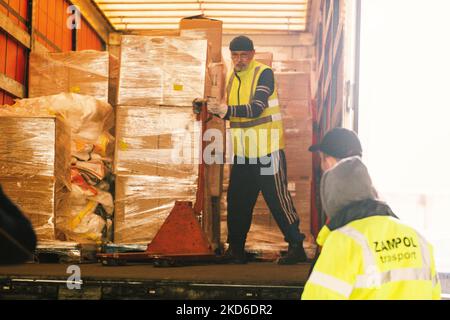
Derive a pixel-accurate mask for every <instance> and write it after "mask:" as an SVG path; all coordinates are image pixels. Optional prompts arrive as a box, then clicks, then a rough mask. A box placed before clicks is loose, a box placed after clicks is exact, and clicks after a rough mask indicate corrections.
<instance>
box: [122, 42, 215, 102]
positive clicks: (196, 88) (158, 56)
mask: <svg viewBox="0 0 450 320" xmlns="http://www.w3.org/2000/svg"><path fill="white" fill-rule="evenodd" d="M206 52H207V42H206V41H205V40H197V39H192V38H183V37H147V36H123V37H122V47H121V55H120V75H119V89H118V101H117V103H118V105H134V106H148V105H176V106H191V105H192V100H193V99H194V98H193V97H203V90H204V86H205V73H206V68H205V63H206Z"/></svg>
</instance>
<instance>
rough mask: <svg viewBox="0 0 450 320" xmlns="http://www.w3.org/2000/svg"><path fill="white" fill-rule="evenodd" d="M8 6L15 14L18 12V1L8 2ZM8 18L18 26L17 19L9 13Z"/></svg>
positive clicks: (11, 0)
mask: <svg viewBox="0 0 450 320" xmlns="http://www.w3.org/2000/svg"><path fill="white" fill-rule="evenodd" d="M9 6H10V7H11V8H12V9H13V10H14V11H16V12H19V8H20V0H9ZM8 16H9V18H10V19H11V21H13V22H14V23H15V24H19V19H17V18H16V17H15V16H14V15H13V14H12V13H11V12H8Z"/></svg>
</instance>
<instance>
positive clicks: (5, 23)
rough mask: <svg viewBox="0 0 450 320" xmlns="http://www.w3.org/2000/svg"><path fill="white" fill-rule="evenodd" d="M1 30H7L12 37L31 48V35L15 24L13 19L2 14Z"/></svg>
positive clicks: (0, 18) (0, 20) (0, 13)
mask: <svg viewBox="0 0 450 320" xmlns="http://www.w3.org/2000/svg"><path fill="white" fill-rule="evenodd" d="M0 28H1V29H3V30H5V31H6V32H7V33H8V34H9V35H10V36H12V37H13V38H14V39H16V40H17V41H19V42H20V43H21V44H22V45H23V46H25V47H27V48H30V35H29V34H28V32H26V31H25V30H23V29H22V28H21V27H20V26H19V25H17V24H15V23H14V22H13V21H11V19H10V18H9V17H8V16H7V15H6V14H4V13H3V12H0Z"/></svg>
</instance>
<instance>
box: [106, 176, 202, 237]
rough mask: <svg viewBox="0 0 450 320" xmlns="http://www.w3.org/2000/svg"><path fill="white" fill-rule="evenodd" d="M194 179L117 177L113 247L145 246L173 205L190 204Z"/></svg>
mask: <svg viewBox="0 0 450 320" xmlns="http://www.w3.org/2000/svg"><path fill="white" fill-rule="evenodd" d="M196 189H197V184H196V180H195V179H190V178H186V179H181V178H167V177H158V176H122V175H119V176H117V179H116V198H115V206H116V207H115V208H116V211H115V216H114V242H115V243H140V242H143V243H149V242H150V241H151V240H152V239H153V238H154V236H155V235H156V233H157V232H158V230H159V229H160V227H161V225H162V224H163V223H164V221H165V219H166V218H167V216H168V215H169V213H170V211H171V210H172V208H173V206H174V204H175V201H177V200H180V201H194V200H195V195H196Z"/></svg>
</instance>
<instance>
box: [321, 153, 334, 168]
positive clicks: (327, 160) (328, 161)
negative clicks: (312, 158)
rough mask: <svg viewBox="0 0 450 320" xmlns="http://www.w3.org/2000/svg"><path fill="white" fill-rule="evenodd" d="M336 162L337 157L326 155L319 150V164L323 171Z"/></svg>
mask: <svg viewBox="0 0 450 320" xmlns="http://www.w3.org/2000/svg"><path fill="white" fill-rule="evenodd" d="M337 162H338V159H336V158H333V157H331V156H329V155H326V154H325V153H323V152H320V166H321V167H322V171H323V172H325V171H327V170H329V169H331V168H333V167H334V166H335V165H336V163H337Z"/></svg>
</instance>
